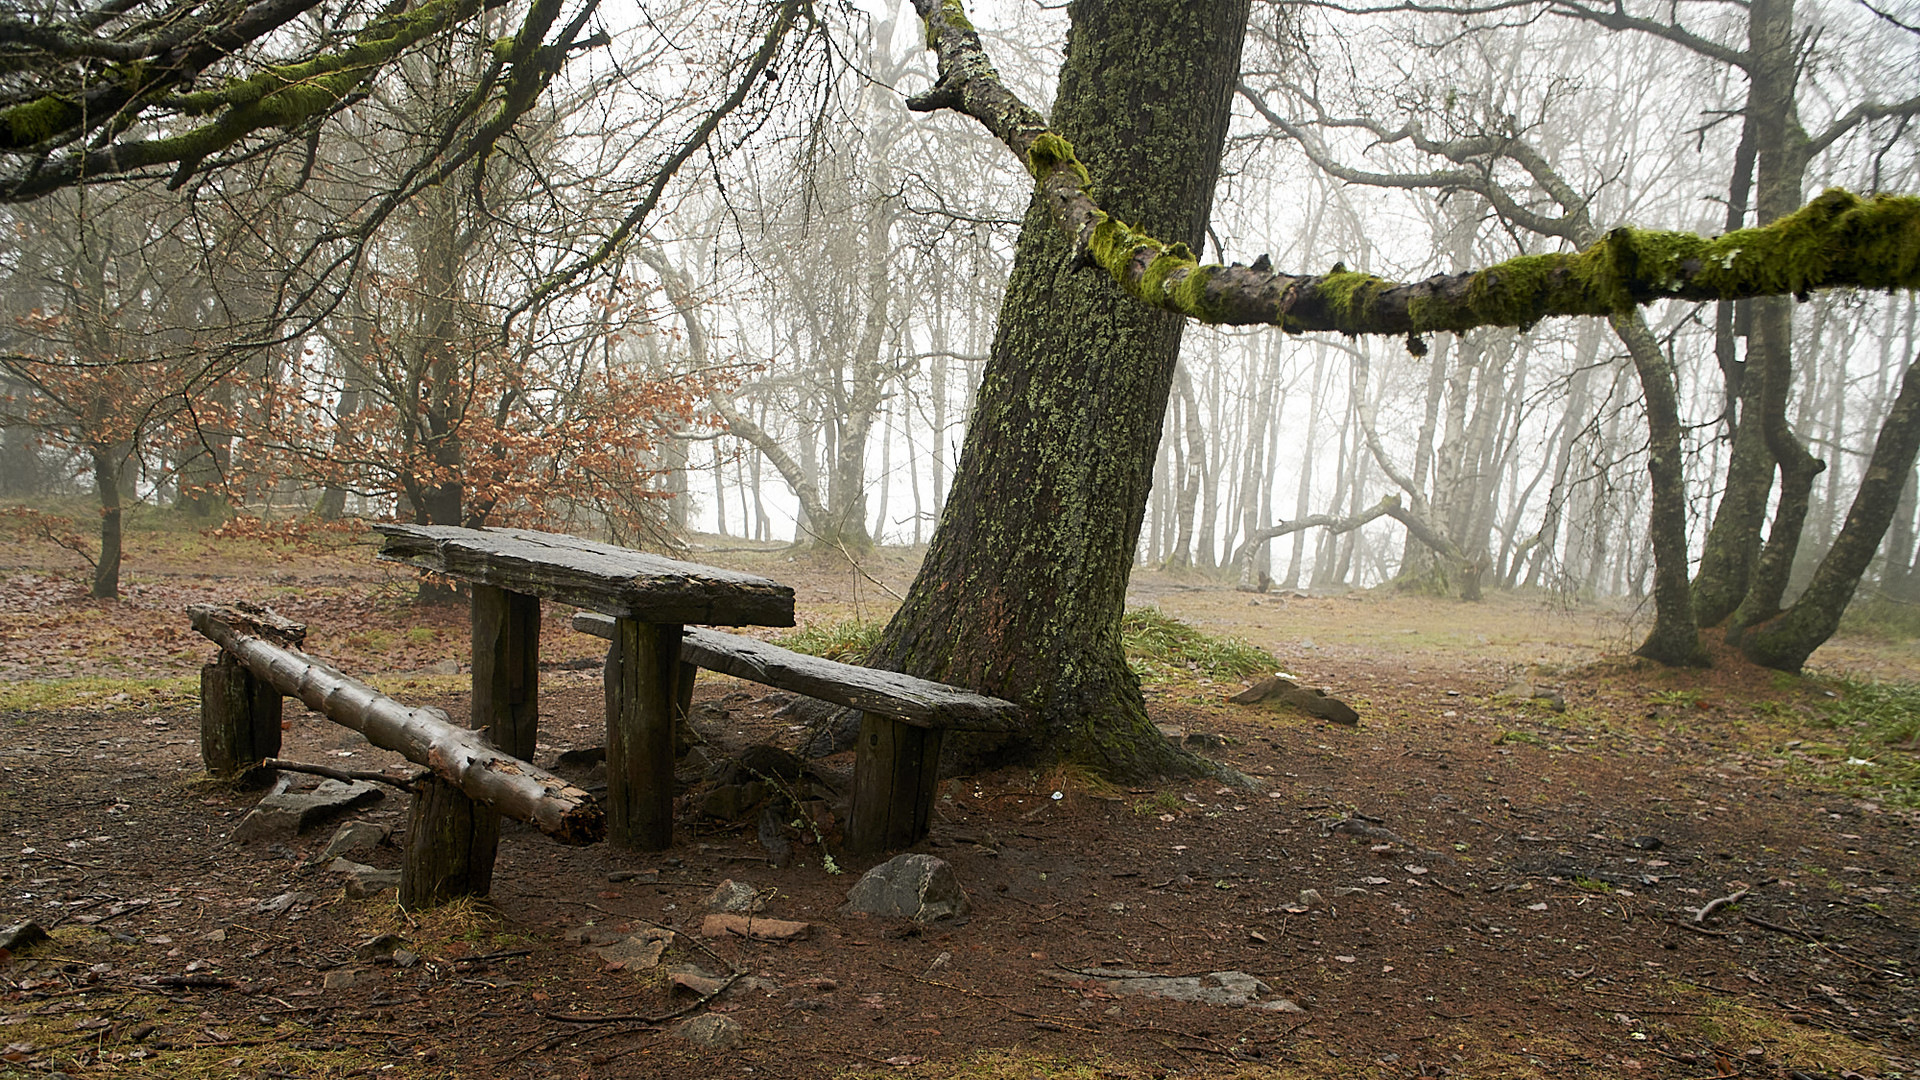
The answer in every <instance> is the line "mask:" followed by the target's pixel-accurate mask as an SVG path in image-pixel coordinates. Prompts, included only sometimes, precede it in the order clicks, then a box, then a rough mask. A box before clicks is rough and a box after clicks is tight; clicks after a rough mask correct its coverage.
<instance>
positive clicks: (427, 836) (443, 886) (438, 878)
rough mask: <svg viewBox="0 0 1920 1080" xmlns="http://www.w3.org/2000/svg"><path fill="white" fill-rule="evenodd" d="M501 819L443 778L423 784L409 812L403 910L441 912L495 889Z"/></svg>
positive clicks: (402, 883)
mask: <svg viewBox="0 0 1920 1080" xmlns="http://www.w3.org/2000/svg"><path fill="white" fill-rule="evenodd" d="M499 847H500V814H499V812H498V811H496V810H494V809H492V808H491V807H487V806H482V805H481V804H479V803H477V802H474V801H473V800H472V799H470V798H468V797H467V794H466V792H464V791H461V790H460V789H459V788H457V787H455V786H454V785H452V784H450V783H448V782H447V781H445V780H442V779H441V778H439V777H437V776H433V777H428V778H427V779H425V780H423V781H421V782H420V786H419V789H418V790H416V791H415V792H414V795H413V804H412V805H411V806H410V807H408V808H407V853H406V861H405V862H403V863H402V864H401V867H400V906H401V907H403V908H405V909H406V910H408V911H419V910H422V909H425V908H430V907H435V906H438V905H440V904H443V903H445V902H447V901H448V900H453V899H455V898H458V897H462V896H485V895H487V891H488V890H489V889H491V888H492V887H493V860H494V856H495V854H496V853H497V852H498V851H499Z"/></svg>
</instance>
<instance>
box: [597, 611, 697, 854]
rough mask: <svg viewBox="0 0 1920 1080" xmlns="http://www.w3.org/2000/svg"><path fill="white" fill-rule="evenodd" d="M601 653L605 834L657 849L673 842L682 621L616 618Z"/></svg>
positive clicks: (618, 840)
mask: <svg viewBox="0 0 1920 1080" xmlns="http://www.w3.org/2000/svg"><path fill="white" fill-rule="evenodd" d="M614 634H615V637H614V641H613V647H612V648H611V649H610V650H609V655H608V657H607V676H606V677H607V838H608V839H609V840H612V841H613V842H614V843H616V844H620V845H623V846H625V847H630V848H637V849H639V850H642V851H661V850H664V849H666V848H667V847H669V846H671V845H672V844H673V724H674V712H675V710H676V708H677V706H678V701H679V683H680V627H679V626H677V625H654V624H651V623H643V622H636V621H634V620H632V619H618V620H615V622H614Z"/></svg>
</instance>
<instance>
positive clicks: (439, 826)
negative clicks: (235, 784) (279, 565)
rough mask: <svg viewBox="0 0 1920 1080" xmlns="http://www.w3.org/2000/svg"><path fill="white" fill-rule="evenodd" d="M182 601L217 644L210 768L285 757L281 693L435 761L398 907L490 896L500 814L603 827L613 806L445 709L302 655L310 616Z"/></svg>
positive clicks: (560, 830) (590, 833)
mask: <svg viewBox="0 0 1920 1080" xmlns="http://www.w3.org/2000/svg"><path fill="white" fill-rule="evenodd" d="M187 611H188V615H189V617H190V618H191V619H192V621H193V628H194V629H195V630H198V631H199V632H200V633H201V634H202V635H204V636H205V637H206V638H207V639H208V640H210V641H212V642H214V643H215V644H217V645H219V646H220V650H221V652H220V657H219V659H218V660H217V661H215V662H214V663H212V664H208V665H207V666H206V667H204V668H202V669H201V672H200V751H201V757H202V759H203V760H204V761H205V762H206V766H207V769H208V771H209V772H212V773H214V774H215V775H220V776H234V775H238V774H240V773H243V772H245V771H246V770H248V769H250V768H251V767H253V766H255V765H257V764H258V763H259V762H261V761H262V760H265V759H269V758H273V757H276V756H278V754H279V753H280V716H281V701H282V699H283V698H284V697H297V698H299V699H300V700H302V701H304V702H305V703H306V704H307V706H308V707H309V708H311V709H313V711H315V712H317V713H320V714H321V715H323V716H326V717H327V718H328V719H330V720H332V721H333V722H335V723H337V724H340V725H342V726H344V727H349V728H352V729H353V730H355V731H358V732H360V733H361V734H363V735H365V736H366V737H367V741H368V742H371V743H373V744H374V745H375V746H379V747H382V748H384V749H387V750H393V751H396V752H398V753H400V754H401V755H402V756H404V757H405V758H406V759H407V760H409V761H411V762H413V763H414V764H416V765H423V766H425V767H426V768H427V769H428V770H429V775H428V778H427V779H425V780H424V781H423V782H422V783H420V784H417V785H415V787H414V791H413V799H412V803H411V805H410V806H409V808H408V818H407V843H406V861H405V862H404V863H403V864H402V867H401V871H400V903H401V905H402V906H403V907H407V908H422V907H430V906H432V905H434V904H437V903H439V902H441V901H443V900H447V899H451V898H452V897H455V896H467V895H480V896H484V895H486V893H487V891H488V889H489V887H490V886H491V883H492V879H493V863H494V854H495V852H496V851H497V849H498V846H499V839H500V818H501V817H502V816H505V817H511V818H515V819H518V820H521V821H526V822H528V823H530V824H532V825H533V826H535V827H536V828H538V829H540V831H542V832H544V833H546V834H547V835H549V836H551V837H553V838H554V839H556V840H559V841H560V842H561V843H566V844H590V843H593V842H595V841H597V840H599V839H600V838H601V837H602V836H604V835H605V833H606V827H607V821H606V814H605V812H604V811H603V810H602V809H601V807H600V805H599V804H598V803H596V802H595V801H594V800H593V797H592V796H591V795H588V794H587V793H586V792H585V791H582V790H580V789H579V788H576V787H574V786H573V785H571V784H569V783H567V782H566V781H564V780H562V779H560V778H559V777H557V776H554V775H553V774H552V773H549V772H547V771H546V770H544V769H540V768H537V767H535V766H534V765H532V764H530V763H528V762H527V761H525V760H522V759H521V758H517V757H513V756H511V755H508V754H506V753H504V752H502V751H501V750H498V749H496V748H495V747H492V746H489V745H487V743H486V741H485V739H483V738H482V736H481V734H480V733H479V732H477V731H473V730H471V729H469V728H463V727H460V726H458V725H456V724H454V723H452V722H451V721H450V720H449V719H448V717H447V714H446V713H444V712H441V711H440V710H439V709H433V708H414V707H410V706H407V705H403V704H401V703H400V702H398V701H395V700H394V699H392V698H390V697H388V696H386V695H385V694H382V693H380V692H379V691H378V690H375V689H373V688H372V687H370V686H368V685H366V684H365V683H362V682H360V681H359V680H357V679H354V678H353V677H351V676H349V675H347V674H345V673H344V672H342V671H339V670H338V669H336V668H334V667H332V666H330V665H328V664H326V663H324V662H322V661H320V660H318V659H316V658H314V657H312V656H309V655H307V654H306V653H304V652H302V651H301V650H300V646H301V645H303V644H305V639H306V627H305V626H303V625H301V624H299V623H295V622H291V621H289V620H287V619H283V618H281V617H280V616H279V615H276V614H275V613H274V612H273V611H271V610H270V609H267V608H263V607H259V606H257V605H252V604H221V605H216V604H196V605H194V606H193V607H190V608H188V609H187ZM529 756H530V755H529Z"/></svg>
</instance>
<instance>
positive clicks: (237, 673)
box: [200, 652, 282, 777]
mask: <svg viewBox="0 0 1920 1080" xmlns="http://www.w3.org/2000/svg"><path fill="white" fill-rule="evenodd" d="M280 706H281V698H280V692H279V691H278V690H275V689H274V688H273V687H271V686H268V685H267V684H265V683H263V682H261V681H260V680H259V679H257V678H255V677H254V675H253V673H252V672H251V671H248V670H247V669H246V668H245V667H243V666H241V664H240V662H239V661H237V660H235V659H234V658H233V657H232V656H231V655H230V654H228V653H225V652H222V653H221V654H220V658H219V659H218V660H216V661H215V662H213V663H211V664H207V665H206V666H204V667H202V668H201V669H200V760H201V761H202V762H203V763H204V764H205V765H206V766H207V771H208V772H209V773H212V774H213V775H214V776H221V777H230V776H238V775H240V774H242V773H244V772H246V771H247V770H248V769H250V768H252V767H253V766H254V765H257V764H259V763H260V762H262V761H265V760H266V759H267V758H270V757H278V756H279V754H280V718H281V715H282V710H281V707H280Z"/></svg>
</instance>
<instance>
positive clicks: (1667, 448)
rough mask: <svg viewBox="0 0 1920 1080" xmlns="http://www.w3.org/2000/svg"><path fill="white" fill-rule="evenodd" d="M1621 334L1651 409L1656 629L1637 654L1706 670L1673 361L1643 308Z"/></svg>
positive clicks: (1619, 326) (1617, 319)
mask: <svg viewBox="0 0 1920 1080" xmlns="http://www.w3.org/2000/svg"><path fill="white" fill-rule="evenodd" d="M1613 329H1614V333H1616V334H1618V335H1619V336H1620V341H1621V343H1622V344H1624V345H1625V346H1626V347H1627V355H1628V356H1629V357H1630V358H1631V359H1632V360H1633V370H1634V372H1635V374H1637V375H1638V376H1639V377H1640V393H1641V397H1642V399H1643V400H1644V401H1645V402H1646V408H1647V479H1648V482H1649V484H1650V486H1651V492H1652V510H1651V514H1650V520H1649V522H1648V533H1649V535H1648V539H1649V541H1650V542H1651V544H1652V546H1653V629H1652V631H1650V632H1649V633H1648V634H1647V639H1646V640H1645V641H1643V642H1641V643H1640V647H1639V648H1638V649H1635V650H1634V654H1635V655H1636V656H1644V657H1646V658H1647V659H1649V660H1655V661H1658V662H1660V663H1662V664H1666V665H1667V666H1669V667H1705V666H1707V664H1708V659H1707V652H1706V649H1705V648H1703V647H1702V646H1701V644H1700V631H1699V628H1698V627H1697V626H1696V625H1695V623H1694V621H1693V593H1692V589H1691V586H1690V584H1689V582H1688V580H1687V478H1686V466H1685V463H1684V461H1683V460H1682V452H1683V451H1682V446H1681V427H1680V397H1679V391H1678V390H1677V389H1676V387H1675V381H1674V371H1673V362H1672V361H1671V360H1669V359H1668V358H1667V356H1666V354H1665V353H1663V352H1661V351H1660V343H1659V342H1658V341H1656V340H1655V339H1654V336H1653V332H1652V331H1650V330H1648V329H1647V323H1646V320H1645V319H1644V318H1642V317H1641V315H1640V312H1639V311H1637V310H1636V311H1633V312H1630V313H1628V314H1624V315H1616V316H1614V319H1613Z"/></svg>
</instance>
